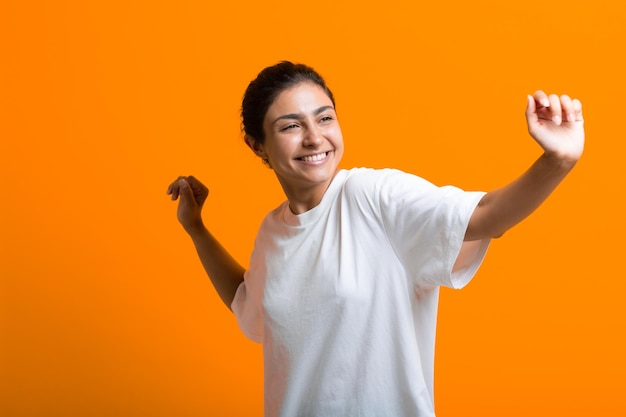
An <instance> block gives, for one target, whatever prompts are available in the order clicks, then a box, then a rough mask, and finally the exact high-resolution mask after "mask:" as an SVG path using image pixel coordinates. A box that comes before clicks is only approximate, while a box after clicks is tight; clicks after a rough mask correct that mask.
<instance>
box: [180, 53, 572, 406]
mask: <svg viewBox="0 0 626 417" xmlns="http://www.w3.org/2000/svg"><path fill="white" fill-rule="evenodd" d="M242 117H243V124H244V131H245V141H246V143H247V144H248V146H249V147H250V148H251V149H252V151H253V152H254V153H255V154H256V155H258V156H259V157H260V158H262V159H263V160H264V161H266V162H267V164H268V165H269V166H270V168H271V169H273V170H274V173H275V174H276V177H277V179H278V181H279V182H280V184H281V186H282V188H283V191H284V193H285V195H286V197H287V200H286V201H285V202H284V203H282V204H281V205H279V206H278V207H277V208H276V209H275V210H273V211H272V212H270V213H269V214H268V215H267V216H266V218H265V220H264V221H263V223H262V225H261V227H260V229H259V232H258V235H257V238H256V242H255V248H254V251H253V253H252V256H251V259H250V267H249V268H248V269H247V270H244V268H243V267H241V266H240V265H239V263H238V262H237V261H235V260H234V259H233V258H232V257H231V256H230V255H229V253H228V252H227V251H226V249H225V248H223V247H222V246H221V245H220V243H219V242H218V241H217V240H216V239H215V238H214V237H213V236H212V235H211V233H210V232H209V231H208V229H207V228H206V227H205V226H204V224H203V221H202V217H201V211H202V206H203V205H204V202H205V200H206V197H207V195H208V189H207V188H206V187H205V186H204V185H203V184H202V183H201V182H200V181H198V180H197V179H196V178H194V177H191V176H190V177H179V178H178V179H177V180H176V181H174V182H173V183H172V184H171V185H170V187H169V189H168V194H171V195H172V199H173V200H176V199H178V198H179V197H180V202H179V204H178V219H179V221H180V223H181V224H182V225H183V227H184V228H185V230H186V231H187V233H189V235H190V236H191V238H192V240H193V242H194V244H195V246H196V249H197V251H198V255H199V257H200V260H201V261H202V264H203V266H204V267H205V269H206V272H207V273H208V275H209V277H210V279H211V281H212V282H213V285H214V286H215V288H216V290H217V292H218V293H219V295H220V297H221V298H222V300H223V301H224V303H225V304H226V305H227V306H228V307H229V308H231V309H232V311H233V312H234V314H235V315H236V317H237V320H238V323H239V326H240V328H241V330H242V331H243V332H244V333H245V334H246V336H248V337H249V338H250V339H251V340H253V341H256V342H259V343H262V344H263V353H264V365H265V366H264V369H265V414H266V416H268V417H270V416H284V417H287V416H296V415H307V416H309V415H310V416H351V415H359V416H381V415H384V416H388V415H392V416H417V415H419V416H434V413H435V412H434V401H433V400H434V396H433V368H434V341H435V324H436V318H437V303H438V295H439V288H440V287H441V286H447V287H451V288H461V287H463V286H465V285H466V284H467V283H468V282H469V281H470V279H471V278H472V277H473V276H474V274H475V272H476V271H477V269H478V267H479V265H480V263H481V261H482V259H483V257H484V256H485V253H486V250H487V246H488V244H489V241H490V239H491V238H493V237H498V236H500V235H502V234H503V233H504V232H505V231H507V230H508V229H509V228H511V227H512V226H514V225H515V224H516V223H518V222H519V221H521V220H522V219H524V218H525V217H526V216H527V215H529V214H530V213H531V212H532V211H534V210H535V209H536V208H537V207H538V206H539V205H540V204H541V203H542V202H543V201H544V199H545V198H546V197H547V196H548V195H549V194H550V193H551V192H552V190H553V189H554V188H555V187H556V186H557V185H558V184H559V182H560V181H561V180H562V179H563V178H564V177H565V175H566V174H567V173H568V172H569V171H570V170H571V168H572V167H573V166H574V164H575V163H576V161H577V160H578V158H579V157H580V155H581V153H582V150H583V142H584V131H583V119H582V107H581V104H580V102H579V101H578V100H572V99H570V98H569V97H568V96H560V97H558V96H556V95H550V96H548V95H546V94H545V93H543V92H541V91H537V92H536V93H535V94H534V95H533V96H529V97H528V104H527V111H526V118H527V122H528V126H529V132H530V133H531V136H532V137H533V138H534V139H535V140H536V141H537V142H538V143H539V144H540V145H541V147H542V148H543V150H544V153H543V155H541V156H540V157H539V159H538V160H537V162H536V163H535V164H533V165H532V166H531V168H530V169H529V170H528V171H527V172H526V173H524V174H523V175H522V176H521V177H520V178H518V179H517V180H516V181H514V182H512V183H510V184H509V185H507V186H505V187H503V188H501V189H498V190H495V191H492V192H489V193H484V192H466V191H463V190H461V189H459V188H456V187H451V186H447V187H437V186H435V185H433V184H431V183H429V182H428V181H426V180H424V179H422V178H419V177H417V176H415V175H412V174H408V173H404V172H401V171H398V170H395V169H382V170H374V169H367V168H354V169H350V170H340V169H339V168H338V166H339V162H340V161H341V157H342V155H343V137H342V133H341V129H340V126H339V121H338V118H337V113H336V111H335V101H334V98H333V95H332V93H331V92H330V90H329V89H328V87H327V86H326V84H325V83H324V81H323V79H322V77H320V76H319V75H318V74H317V73H316V72H315V71H314V70H313V69H312V68H310V67H307V66H305V65H301V64H292V63H290V62H282V63H279V64H277V65H275V66H272V67H269V68H266V69H264V70H263V71H262V72H261V73H260V74H259V76H258V77H257V78H256V79H255V80H254V81H252V82H251V83H250V85H249V87H248V89H247V91H246V94H245V96H244V100H243V106H242Z"/></svg>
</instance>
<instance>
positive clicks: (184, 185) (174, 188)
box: [167, 175, 209, 233]
mask: <svg viewBox="0 0 626 417" xmlns="http://www.w3.org/2000/svg"><path fill="white" fill-rule="evenodd" d="M167 194H168V195H171V196H172V201H174V200H176V199H178V198H179V197H180V200H179V202H178V212H177V216H178V221H179V222H180V224H182V225H183V227H184V228H185V230H186V231H187V233H193V232H194V231H200V230H203V229H204V224H203V223H202V215H201V213H202V206H203V205H204V202H205V201H206V198H207V197H208V195H209V189H208V188H207V187H206V186H205V185H204V184H202V183H201V182H200V181H198V180H197V179H196V178H195V177H193V176H191V175H189V176H187V177H185V176H181V177H178V178H177V179H176V181H174V182H173V183H171V184H170V186H169V187H168V188H167Z"/></svg>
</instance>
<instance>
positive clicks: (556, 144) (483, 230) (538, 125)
mask: <svg viewBox="0 0 626 417" xmlns="http://www.w3.org/2000/svg"><path fill="white" fill-rule="evenodd" d="M526 121H527V123H528V132H529V133H530V135H531V136H532V137H533V138H534V139H535V140H536V141H537V143H539V145H540V146H541V147H542V148H543V151H544V153H543V155H541V157H539V159H538V160H537V161H536V162H535V163H534V164H533V165H532V166H531V167H530V169H528V171H526V172H525V173H524V174H523V175H522V176H521V177H519V178H518V179H517V180H515V181H513V182H512V183H510V184H508V185H507V186H505V187H502V188H499V189H496V190H493V191H491V192H489V193H487V194H485V196H484V197H483V198H482V199H481V201H480V202H479V203H478V206H477V207H476V209H475V210H474V213H473V214H472V217H471V218H470V222H469V225H468V227H467V231H466V233H465V240H466V241H472V240H479V239H485V238H492V237H500V236H502V235H503V234H504V232H506V231H507V230H509V229H510V228H511V227H513V226H514V225H516V224H517V223H519V222H520V221H522V220H523V219H524V218H526V217H527V216H528V215H529V214H530V213H532V212H533V211H534V210H535V209H536V208H537V207H539V206H540V205H541V203H543V201H544V200H545V199H546V198H547V197H548V196H549V195H550V193H551V192H552V191H553V190H554V189H555V188H556V187H557V185H559V183H560V182H561V181H562V180H563V178H565V176H566V175H567V174H568V172H569V171H570V170H571V169H572V168H573V167H574V165H575V164H576V162H577V161H578V159H579V158H580V156H581V155H582V152H583V148H584V142H585V132H584V127H583V115H582V105H581V103H580V101H579V100H577V99H574V100H572V99H571V98H570V97H568V96H566V95H562V96H560V97H559V96H557V95H555V94H551V95H550V96H548V95H546V94H545V93H544V92H543V91H537V92H536V93H535V94H534V95H532V96H528V106H527V108H526Z"/></svg>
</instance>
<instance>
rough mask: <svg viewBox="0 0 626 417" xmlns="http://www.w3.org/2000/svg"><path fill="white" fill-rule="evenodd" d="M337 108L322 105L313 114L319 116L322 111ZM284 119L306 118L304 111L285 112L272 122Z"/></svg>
mask: <svg viewBox="0 0 626 417" xmlns="http://www.w3.org/2000/svg"><path fill="white" fill-rule="evenodd" d="M334 109H335V108H334V107H333V106H322V107H320V108H318V109H315V110H314V111H313V115H314V116H317V115H319V114H320V113H324V112H325V111H326V110H334ZM284 119H296V120H302V119H304V115H303V114H302V113H289V114H283V115H282V116H278V117H277V118H276V119H275V120H274V121H273V122H272V124H274V123H276V122H278V121H279V120H284Z"/></svg>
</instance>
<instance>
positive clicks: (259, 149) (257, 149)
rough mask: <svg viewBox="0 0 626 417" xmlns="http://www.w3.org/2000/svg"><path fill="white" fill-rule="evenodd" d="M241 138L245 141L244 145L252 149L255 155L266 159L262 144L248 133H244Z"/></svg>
mask: <svg viewBox="0 0 626 417" xmlns="http://www.w3.org/2000/svg"><path fill="white" fill-rule="evenodd" d="M243 139H244V140H245V141H246V145H248V147H249V148H250V149H252V152H254V153H255V155H256V156H258V157H260V158H261V159H267V154H266V153H265V150H264V149H263V145H262V144H260V143H259V142H257V141H256V140H254V138H253V137H252V136H250V135H245V136H244V138H243Z"/></svg>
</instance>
